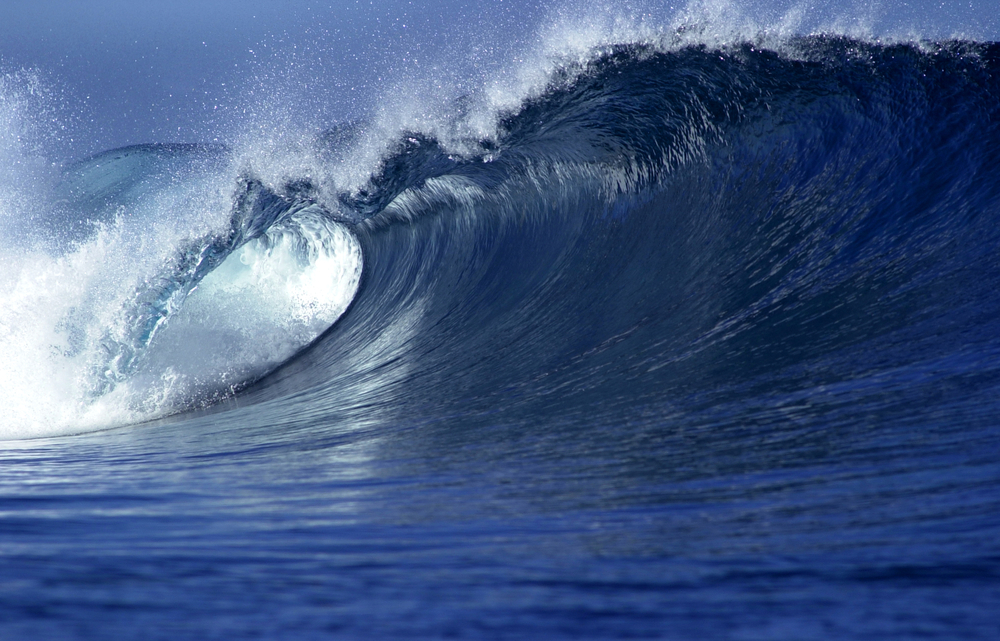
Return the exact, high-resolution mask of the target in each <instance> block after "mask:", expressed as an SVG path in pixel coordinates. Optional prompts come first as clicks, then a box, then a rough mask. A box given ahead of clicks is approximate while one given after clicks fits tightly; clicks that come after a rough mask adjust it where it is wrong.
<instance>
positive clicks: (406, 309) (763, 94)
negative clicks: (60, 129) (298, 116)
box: [0, 26, 1000, 641]
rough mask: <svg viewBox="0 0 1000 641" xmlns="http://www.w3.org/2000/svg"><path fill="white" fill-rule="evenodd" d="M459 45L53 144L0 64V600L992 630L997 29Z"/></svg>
mask: <svg viewBox="0 0 1000 641" xmlns="http://www.w3.org/2000/svg"><path fill="white" fill-rule="evenodd" d="M495 80H496V81H495V82H493V81H492V80H491V81H490V82H487V83H485V84H484V85H483V86H482V87H480V88H479V89H477V90H474V91H469V92H467V93H464V94H463V95H458V96H455V97H453V98H450V99H449V100H447V101H440V102H439V103H437V104H436V105H435V106H434V108H433V113H430V114H429V115H428V114H427V113H422V112H421V113H417V112H416V111H419V110H416V111H414V112H413V113H409V114H403V115H402V116H401V115H400V114H401V113H402V111H401V110H398V109H397V110H396V111H395V112H392V113H388V112H380V113H377V114H374V115H370V116H366V117H358V118H351V119H345V120H343V121H342V122H339V123H336V124H334V125H331V126H330V127H328V128H324V129H322V130H316V131H309V132H306V133H305V134H301V135H299V133H296V135H293V136H274V137H272V138H268V139H266V140H263V139H259V138H258V139H256V140H254V139H243V140H234V141H220V142H212V143H211V144H207V143H203V142H198V141H191V142H190V143H185V144H181V143H176V142H169V143H168V142H164V143H158V144H144V145H135V146H130V147H126V148H120V149H113V150H110V151H106V152H102V153H98V154H92V155H86V156H84V157H82V158H72V159H69V160H66V161H63V162H59V163H58V164H57V167H56V169H55V170H53V169H52V167H53V166H54V165H52V164H51V163H33V162H31V161H30V157H31V154H30V153H28V152H29V151H31V150H30V149H29V150H27V151H26V150H25V147H24V144H25V143H24V141H25V140H31V136H29V135H27V134H25V131H27V130H26V129H25V127H27V125H25V124H24V123H25V122H27V123H29V124H31V125H32V126H34V127H36V128H37V127H39V126H44V122H42V124H41V125H39V122H41V119H40V118H39V117H38V113H41V111H40V110H39V108H38V107H37V104H36V103H35V102H33V101H34V100H35V98H34V97H33V96H35V95H36V92H35V90H34V87H35V83H36V82H37V78H35V77H34V76H32V74H31V73H28V72H24V71H18V72H14V71H12V72H9V73H6V74H5V75H3V76H0V124H2V125H3V127H2V130H0V155H3V157H4V158H5V159H6V160H5V163H6V165H7V167H8V168H9V169H8V170H6V171H7V173H6V174H4V178H3V184H2V189H3V196H2V197H3V200H4V204H3V205H2V212H3V216H2V217H0V238H2V239H3V244H2V247H0V437H2V438H3V439H5V440H4V441H3V442H2V444H0V638H3V639H43V638H44V639H129V638H141V639H144V640H145V641H152V640H154V639H184V638H192V639H193V638H198V639H223V638H224V639H256V638H261V639H328V638H357V639H361V638H369V639H436V638H486V639H544V638H556V639H560V638H565V639H582V638H587V639H590V638H594V639H618V638H667V639H817V640H829V639H855V640H857V639H997V638H1000V418H998V417H1000V259H998V254H997V252H998V247H1000V45H998V44H995V43H990V42H976V41H972V40H945V41H921V40H913V41H908V40H895V41H879V40H875V39H866V38H861V37H849V36H844V35H834V34H827V35H811V36H794V35H783V36H780V37H778V36H769V37H763V36H761V37H752V36H746V37H741V38H736V39H728V40H725V41H719V40H718V39H713V37H712V36H711V35H710V34H706V33H704V32H703V31H700V30H699V29H698V28H697V27H696V26H695V27H691V28H687V29H668V30H660V31H658V32H646V33H645V34H643V35H642V36H641V37H639V36H635V37H632V38H626V37H621V38H618V39H614V38H610V39H609V38H605V39H604V40H603V41H601V42H596V43H593V44H591V45H588V46H586V47H582V48H580V47H577V48H567V49H565V50H563V51H555V52H554V53H552V52H550V54H549V55H548V56H547V58H546V60H545V61H544V63H542V62H540V63H538V64H534V66H530V65H527V66H526V67H525V68H524V69H522V73H520V75H518V74H516V73H514V72H513V71H511V73H510V74H509V75H507V76H505V77H504V78H499V79H495ZM402 102H403V103H405V100H404V101H402ZM25 114H28V115H27V116H26V115H25ZM387 114H388V115H387ZM404 116H405V117H404ZM32 123H33V124H32ZM29 133H30V132H29Z"/></svg>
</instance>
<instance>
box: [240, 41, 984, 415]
mask: <svg viewBox="0 0 1000 641" xmlns="http://www.w3.org/2000/svg"><path fill="white" fill-rule="evenodd" d="M789 46H790V47H794V48H795V49H797V50H798V51H799V52H800V55H799V56H798V57H797V58H796V59H790V58H789V57H786V56H782V55H778V54H776V53H774V52H771V51H760V50H757V49H755V48H754V47H752V46H750V45H745V46H743V47H740V48H737V49H735V50H731V51H725V52H719V51H712V50H707V49H684V50H681V51H679V52H672V53H661V52H657V51H653V50H646V49H643V48H638V47H623V48H620V49H617V50H615V51H613V52H612V53H610V54H608V55H605V56H602V57H600V58H598V59H596V60H595V61H593V62H591V63H589V65H588V66H587V67H586V68H585V69H580V70H575V71H573V72H572V73H570V74H567V77H566V78H564V79H561V80H560V79H556V81H555V85H554V87H553V88H552V89H550V90H549V91H548V92H547V93H545V94H544V95H543V96H541V97H539V98H537V99H535V100H533V101H531V102H529V103H528V104H526V105H525V106H524V107H523V108H522V109H521V110H520V111H519V112H517V113H514V114H510V115H509V116H507V117H506V119H505V120H504V121H503V123H502V133H501V135H500V136H499V139H498V140H497V141H496V142H495V143H489V144H488V145H487V144H485V143H484V150H483V155H482V156H479V157H473V158H466V159H460V160H456V159H454V158H449V157H447V156H446V154H445V152H444V151H442V150H440V148H438V147H437V146H436V143H434V142H433V141H424V142H422V143H421V142H420V141H415V140H414V139H412V138H411V142H410V143H406V144H404V145H403V147H402V151H400V152H399V154H398V155H397V156H395V157H393V158H391V159H390V160H389V161H388V162H387V164H386V167H385V169H384V170H383V173H381V174H379V175H378V176H376V177H375V178H374V179H373V180H372V183H371V184H370V185H369V187H368V188H367V189H366V190H364V191H363V192H362V195H361V196H360V197H359V196H352V197H347V196H341V200H342V201H344V202H347V203H348V204H353V205H354V206H355V207H357V208H358V211H359V215H360V216H369V218H368V219H367V220H366V221H365V222H364V223H362V224H360V225H359V226H358V227H357V231H358V234H359V236H360V239H361V242H362V244H363V247H364V252H365V255H366V257H367V260H368V261H369V263H368V265H369V268H368V270H367V272H366V276H365V283H364V285H363V287H362V291H361V293H360V294H359V295H358V297H357V299H356V300H355V303H354V306H353V308H352V309H351V311H350V312H349V313H348V315H347V316H345V317H344V318H343V319H342V321H341V323H340V324H339V326H338V327H337V328H336V329H335V330H334V331H332V332H331V333H330V334H329V335H328V336H327V337H325V339H324V340H323V342H322V344H321V345H319V346H317V348H316V349H314V350H313V351H311V352H310V353H309V354H307V355H305V356H304V357H303V358H302V359H301V360H300V361H299V362H297V363H295V364H291V365H289V366H288V367H287V368H286V369H285V370H284V371H283V372H281V373H279V374H278V375H276V376H275V377H272V378H271V379H269V380H268V381H266V382H264V383H263V384H262V385H261V387H260V389H258V390H255V391H253V392H252V393H250V394H249V395H248V396H247V397H246V400H247V401H248V402H256V401H257V400H258V399H264V398H274V397H276V396H280V395H282V394H285V393H286V390H287V389H289V388H295V389H298V388H310V387H313V386H314V385H322V386H323V387H324V389H328V390H330V391H331V393H333V392H335V391H336V390H337V389H338V386H339V385H341V384H343V385H347V386H350V385H352V384H353V382H352V381H353V380H354V379H355V378H356V377H358V376H359V375H369V374H370V372H373V371H375V370H377V369H378V368H381V367H384V366H385V365H386V363H385V361H384V359H382V358H379V357H376V356H373V355H372V352H371V350H372V349H373V348H372V347H371V346H372V345H373V344H376V343H379V341H378V340H376V339H377V337H379V336H381V335H384V334H388V335H392V333H393V331H392V329H391V328H392V327H393V325H394V324H395V323H398V322H399V319H400V318H401V317H406V316H408V315H414V314H415V315H416V316H418V317H419V318H418V320H417V322H416V324H415V325H413V326H411V327H410V329H409V330H408V331H410V332H411V334H408V335H407V337H406V345H405V347H400V349H399V352H398V354H397V357H398V358H396V360H394V361H393V363H394V367H397V368H405V369H406V372H407V374H406V377H407V381H408V383H407V385H405V386H401V387H399V388H396V387H391V386H390V387H387V388H386V389H382V390H377V391H375V392H374V393H375V394H376V395H379V396H381V395H389V397H390V398H389V399H387V400H386V402H391V403H392V404H394V405H398V406H399V407H400V411H401V412H402V413H404V414H407V415H411V414H412V413H413V412H417V413H424V412H427V413H428V414H429V415H431V416H433V415H436V414H438V413H440V412H442V411H443V412H445V413H447V414H449V415H450V414H452V413H458V414H462V415H469V416H477V415H479V414H480V413H483V415H484V416H485V417H486V418H484V420H485V421H486V422H487V423H488V424H492V423H493V422H494V421H496V420H497V416H496V413H497V412H499V413H500V414H501V415H502V416H504V417H508V416H509V420H515V421H521V420H529V421H541V422H545V421H548V420H549V417H550V416H551V415H552V414H553V413H555V414H557V415H558V416H560V420H566V419H569V418H572V417H578V418H579V420H580V421H581V422H583V423H585V424H588V425H592V417H593V413H594V412H599V413H603V412H608V411H610V412H611V416H612V417H613V418H612V419H611V420H613V421H616V422H618V421H625V422H626V423H629V422H631V421H633V420H637V417H636V416H635V414H636V413H638V415H644V414H645V413H646V412H649V411H653V412H654V415H655V418H654V419H653V421H654V423H656V424H657V425H660V424H661V419H660V418H659V417H660V415H661V414H662V413H664V412H668V409H667V408H671V409H670V410H669V412H668V413H672V412H674V411H681V412H683V413H684V414H685V415H686V416H689V417H690V418H694V417H697V420H698V421H702V420H708V421H712V420H715V419H714V418H712V417H713V413H714V412H716V411H722V412H724V413H727V414H728V413H730V412H734V411H737V409H736V408H738V407H739V406H740V405H741V404H742V403H744V402H747V403H750V404H752V405H754V406H757V405H758V404H762V405H763V407H761V409H762V410H763V409H764V407H766V406H769V405H770V404H771V403H773V401H774V399H773V398H772V397H771V395H772V394H777V393H780V394H783V395H790V396H789V398H792V397H808V398H810V399H811V400H810V403H811V404H813V405H815V407H813V411H828V410H829V409H830V408H824V403H825V402H827V401H828V402H830V403H833V404H834V405H836V406H839V404H841V403H844V402H849V403H861V402H864V401H866V400H870V401H871V402H874V403H876V404H881V403H883V402H884V401H885V400H886V398H887V395H893V396H899V395H901V396H900V400H902V398H903V397H907V396H908V395H912V396H913V398H914V399H923V398H926V396H927V394H928V390H929V389H931V388H935V387H939V386H941V385H947V384H948V383H947V381H949V380H952V379H953V377H960V378H961V377H964V376H965V375H966V374H967V372H966V369H965V367H966V365H967V362H966V361H965V360H964V359H965V358H967V357H969V356H971V355H972V354H979V355H983V354H988V353H991V352H992V351H993V350H995V348H996V346H995V342H994V338H993V337H994V335H995V334H996V331H995V329H996V328H995V327H994V326H993V324H992V323H993V321H992V320H990V319H992V318H994V317H995V316H996V314H995V312H996V311H997V308H996V305H997V299H996V297H995V296H994V295H993V293H992V292H993V291H994V290H995V289H996V282H997V281H996V278H997V275H998V274H997V272H996V270H995V268H994V266H993V265H992V261H991V260H989V257H990V255H991V254H992V251H993V248H994V247H995V246H996V243H997V240H998V239H997V232H996V231H995V229H994V227H995V225H994V215H995V213H996V212H997V207H998V191H997V187H996V185H995V184H994V182H993V181H992V180H989V179H988V178H987V177H988V176H992V175H995V174H996V172H997V169H998V155H997V151H996V150H997V148H998V142H1000V138H998V132H997V125H996V122H997V117H998V115H1000V111H998V110H1000V106H998V105H997V104H996V101H995V100H994V99H993V98H994V96H995V92H996V90H997V86H998V85H997V80H996V76H995V74H996V65H997V52H996V50H995V49H994V48H992V47H979V46H974V45H966V44H961V43H955V44H951V45H944V46H939V47H935V48H934V49H933V50H931V51H929V52H924V51H920V50H917V49H916V48H914V47H912V46H909V45H901V46H896V47H881V46H876V45H868V44H863V43H859V42H855V41H850V40H842V39H804V40H801V41H796V42H793V43H790V45H789ZM386 194H388V195H386ZM351 198H354V200H351ZM380 200H384V201H386V202H388V205H387V206H386V207H385V208H384V209H378V208H376V212H375V213H372V212H371V207H372V203H378V202H380ZM956 297H957V298H956ZM414 310H418V311H414ZM962 355H966V356H962ZM914 371H921V372H924V373H923V374H921V377H920V381H919V384H918V385H913V384H910V383H909V382H908V381H909V377H910V376H912V375H913V373H914ZM371 375H373V376H375V375H374V374H371ZM376 378H377V377H376ZM459 379H460V380H461V384H453V383H452V381H456V382H457V380H459ZM953 382H954V381H953ZM959 387H961V386H959ZM420 388H426V389H428V390H434V393H433V394H432V395H430V396H432V397H433V400H429V399H428V398H426V397H424V396H423V395H421V394H418V393H415V391H416V390H417V389H420ZM762 391H763V392H765V393H766V395H765V397H761V396H760V394H761V392H762ZM968 391H970V392H971V390H968ZM821 400H822V401H824V403H820V401H821ZM790 402H791V401H790ZM733 403H735V404H736V408H734V407H730V404H733ZM723 407H725V408H726V409H722V408H723ZM611 408H613V409H611ZM899 409H900V411H903V412H904V413H905V412H909V411H920V412H923V411H926V409H927V408H926V406H925V405H924V403H923V402H921V403H918V404H917V405H909V404H907V403H902V404H901V405H900V406H899ZM692 410H696V411H695V412H694V413H693V414H691V413H690V412H691V411H692ZM740 411H742V410H740ZM737 413H738V414H739V411H737ZM505 420H506V419H505ZM880 423H881V422H880Z"/></svg>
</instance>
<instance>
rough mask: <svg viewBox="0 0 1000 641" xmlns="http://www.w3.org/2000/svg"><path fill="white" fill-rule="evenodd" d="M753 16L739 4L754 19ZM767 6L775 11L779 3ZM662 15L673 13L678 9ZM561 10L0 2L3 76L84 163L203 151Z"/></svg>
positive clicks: (922, 27)
mask: <svg viewBox="0 0 1000 641" xmlns="http://www.w3.org/2000/svg"><path fill="white" fill-rule="evenodd" d="M584 4H586V3H584ZM681 4H682V3H676V7H677V8H680V6H681ZM735 4H737V5H740V4H741V3H735ZM750 4H751V3H750V2H749V1H748V2H744V3H742V6H745V7H748V13H751V14H753V13H754V12H755V11H757V9H758V8H755V7H752V6H750ZM759 4H760V5H761V6H762V7H766V8H767V9H769V10H771V11H772V12H774V11H775V9H774V7H775V5H776V3H773V2H771V3H759ZM777 4H780V3H777ZM787 4H791V3H787ZM873 5H874V9H873ZM994 5H995V0H990V1H989V2H983V1H980V0H971V1H966V2H948V3H945V2H939V1H927V0H920V1H919V2H918V1H913V2H900V1H896V2H885V3H877V4H876V3H871V2H849V3H846V4H844V5H843V6H841V7H840V8H839V9H836V10H835V11H836V12H837V14H838V15H840V16H842V17H843V16H848V17H849V18H850V17H853V16H856V17H858V18H859V19H861V20H869V21H871V20H873V19H874V21H875V27H874V29H875V32H876V34H880V33H887V32H904V33H905V32H907V31H912V32H914V33H918V34H922V35H927V36H931V37H941V36H949V35H952V34H955V33H960V34H967V35H971V36H973V37H977V38H986V39H996V38H997V37H998V31H1000V29H998V28H997V19H996V16H995V15H994V14H996V13H997V12H996V7H995V6H994ZM643 6H644V7H649V6H654V4H653V3H649V2H646V3H644V4H643ZM655 6H657V7H660V8H661V9H662V10H663V12H664V13H665V14H669V13H670V9H671V7H672V5H671V4H670V3H669V2H668V3H661V4H658V5H655ZM801 6H803V7H805V13H806V14H807V15H819V14H818V12H816V11H813V10H812V9H811V8H810V6H809V4H808V3H805V4H802V5H801ZM820 6H823V7H828V6H829V5H826V4H823V5H820ZM554 7H555V3H552V2H548V3H546V2H539V1H532V0H496V1H494V2H491V3H481V2H473V1H468V0H438V1H436V2H433V3H421V2H409V1H406V0H390V1H388V2H385V1H383V2H374V1H367V0H366V1H364V2H361V1H357V2H340V3H329V2H313V1H308V0H285V1H271V2H265V1H261V0H257V1H253V0H250V1H242V2H236V1H233V0H214V1H213V0H174V1H173V2H170V3H146V2H135V1H134V0H131V1H125V0H89V1H81V0H4V2H3V3H2V6H0V73H3V72H10V71H12V70H15V69H19V68H23V67H28V68H34V69H37V70H38V72H39V73H40V74H41V76H42V77H43V78H45V79H46V81H47V82H48V85H49V86H50V88H52V89H51V90H52V91H53V92H54V93H57V94H58V95H59V102H60V103H61V109H63V110H64V111H68V112H72V116H71V117H70V116H69V115H67V116H66V120H67V121H74V122H75V124H74V125H73V126H74V127H75V128H76V129H77V130H78V135H77V136H76V137H75V140H76V142H75V143H74V151H75V152H77V153H89V152H92V151H98V150H100V149H106V148H111V147H116V146H121V145H125V144H134V143H143V142H165V141H206V140H211V139H213V138H217V137H219V136H224V135H225V131H226V128H227V126H228V124H229V123H231V121H232V120H233V119H234V118H237V117H238V113H236V112H238V110H239V109H241V108H244V107H245V105H247V104H252V103H253V99H252V98H248V95H250V94H253V93H254V92H258V93H267V94H270V96H269V97H268V99H269V100H274V99H275V98H274V96H280V95H282V94H283V93H284V94H285V95H287V96H288V100H289V101H293V102H296V103H301V104H302V108H303V113H306V112H308V113H310V114H311V117H315V118H316V119H317V120H318V121H324V122H335V121H337V120H343V119H348V118H351V117H355V116H357V115H359V114H361V113H364V112H365V110H367V109H369V108H370V107H371V106H372V105H371V102H372V101H373V100H376V99H377V98H378V97H379V95H380V87H381V86H383V85H384V84H385V83H386V81H387V80H389V79H390V77H391V76H401V75H406V74H411V73H416V72H417V70H418V69H422V70H423V71H421V73H424V74H425V75H426V74H427V71H426V70H427V69H428V67H433V68H435V69H437V70H438V72H439V73H441V74H442V76H448V75H450V76H452V77H461V76H466V77H468V76H474V75H476V74H477V73H478V74H480V75H482V74H484V73H489V70H490V69H496V68H498V67H502V66H503V65H504V64H506V63H507V61H510V60H513V59H516V58H517V57H518V53H519V51H520V50H523V49H524V48H525V47H527V46H530V42H531V40H532V37H533V35H534V34H535V33H537V31H538V29H539V28H540V26H542V25H543V24H544V22H545V21H546V20H550V19H551V15H552V12H553V11H554ZM824 11H829V9H824ZM873 17H874V18H873ZM431 75H432V74H431Z"/></svg>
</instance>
